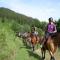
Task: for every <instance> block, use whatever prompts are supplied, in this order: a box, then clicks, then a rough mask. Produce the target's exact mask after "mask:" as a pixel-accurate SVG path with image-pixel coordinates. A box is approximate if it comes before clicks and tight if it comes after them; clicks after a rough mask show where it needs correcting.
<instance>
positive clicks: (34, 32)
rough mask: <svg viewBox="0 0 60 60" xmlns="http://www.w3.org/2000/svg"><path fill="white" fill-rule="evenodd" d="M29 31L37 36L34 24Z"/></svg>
mask: <svg viewBox="0 0 60 60" xmlns="http://www.w3.org/2000/svg"><path fill="white" fill-rule="evenodd" d="M31 33H32V34H33V35H35V36H36V37H37V36H38V32H37V28H36V27H35V26H32V29H31Z"/></svg>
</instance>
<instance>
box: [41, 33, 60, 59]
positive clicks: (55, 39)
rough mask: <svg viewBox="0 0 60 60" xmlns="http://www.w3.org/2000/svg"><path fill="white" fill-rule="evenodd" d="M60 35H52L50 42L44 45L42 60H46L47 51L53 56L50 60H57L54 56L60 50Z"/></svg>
mask: <svg viewBox="0 0 60 60" xmlns="http://www.w3.org/2000/svg"><path fill="white" fill-rule="evenodd" d="M59 39H60V33H58V32H57V33H56V34H55V35H52V36H50V37H49V38H48V40H47V41H46V42H45V43H44V45H43V47H42V48H41V53H42V59H43V60H44V59H45V53H46V50H48V51H49V54H50V56H51V58H50V60H55V57H54V54H55V52H56V50H57V48H58V45H60V40H59Z"/></svg>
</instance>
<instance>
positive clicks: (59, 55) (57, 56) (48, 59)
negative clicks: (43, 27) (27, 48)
mask: <svg viewBox="0 0 60 60" xmlns="http://www.w3.org/2000/svg"><path fill="white" fill-rule="evenodd" d="M35 53H36V54H38V55H39V56H41V49H37V50H35ZM55 59H56V60H60V52H58V50H57V51H56V53H55ZM45 60H50V55H49V52H48V51H47V52H46V58H45Z"/></svg>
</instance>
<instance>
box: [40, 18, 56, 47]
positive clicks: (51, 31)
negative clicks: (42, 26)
mask: <svg viewBox="0 0 60 60" xmlns="http://www.w3.org/2000/svg"><path fill="white" fill-rule="evenodd" d="M48 20H49V23H48V24H47V28H46V31H45V37H44V39H43V42H42V44H41V48H42V46H43V45H44V42H46V41H47V40H48V38H49V37H50V36H51V35H54V34H55V33H56V32H57V28H56V24H55V23H54V22H53V18H52V17H50V18H49V19H48Z"/></svg>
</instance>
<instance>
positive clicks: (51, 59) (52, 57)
mask: <svg viewBox="0 0 60 60" xmlns="http://www.w3.org/2000/svg"><path fill="white" fill-rule="evenodd" d="M50 55H51V58H50V60H55V58H54V54H53V53H52V52H51V51H50Z"/></svg>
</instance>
